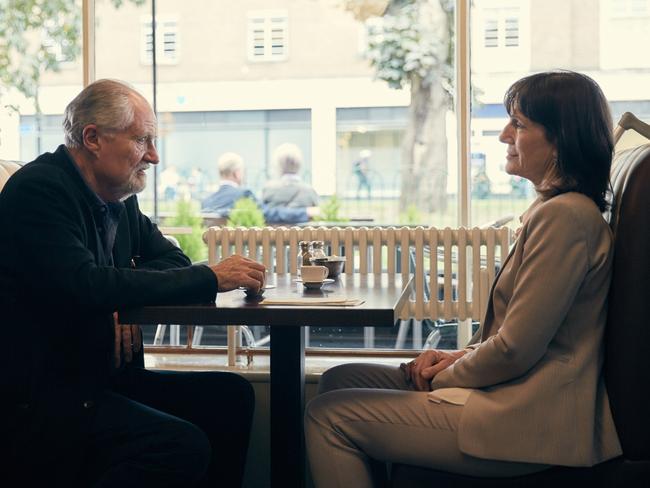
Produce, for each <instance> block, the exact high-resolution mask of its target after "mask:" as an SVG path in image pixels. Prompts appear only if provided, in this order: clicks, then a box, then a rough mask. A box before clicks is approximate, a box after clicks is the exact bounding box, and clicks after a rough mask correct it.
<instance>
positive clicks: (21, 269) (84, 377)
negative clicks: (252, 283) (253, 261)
mask: <svg viewBox="0 0 650 488" xmlns="http://www.w3.org/2000/svg"><path fill="white" fill-rule="evenodd" d="M97 203H98V200H97V197H96V196H95V195H94V194H93V192H92V191H91V190H90V189H89V188H88V186H87V185H86V184H85V182H84V181H83V179H82V177H81V174H80V173H79V171H78V170H77V168H76V167H75V165H74V163H73V161H72V160H71V159H70V157H69V155H68V153H67V151H66V150H65V149H64V148H63V146H61V147H59V148H58V149H57V151H56V152H54V153H46V154H44V155H42V156H40V157H39V158H37V159H36V160H35V161H33V162H31V163H29V164H27V165H25V167H23V168H22V169H20V170H19V171H17V172H16V173H15V174H14V175H13V176H12V178H11V179H10V180H9V181H8V182H7V184H6V185H5V187H4V189H3V191H2V193H1V194H0V321H1V322H0V333H1V336H0V337H2V344H3V351H2V353H0V365H1V368H2V369H1V373H0V378H2V380H1V383H0V388H1V391H2V397H3V399H2V405H3V409H2V410H3V412H2V414H3V415H2V417H1V418H0V424H1V425H2V428H1V429H0V431H1V432H2V433H3V434H5V433H6V434H8V436H9V438H10V439H11V438H12V437H14V438H19V441H20V444H21V445H23V447H25V448H27V449H28V450H33V449H36V450H38V449H39V448H38V447H37V444H38V443H39V441H43V442H45V443H46V444H50V442H51V443H53V444H50V445H49V446H48V447H46V448H45V449H50V450H53V451H56V450H60V451H61V452H60V453H57V454H58V456H57V457H63V456H69V455H71V454H72V455H73V459H74V454H73V453H72V452H71V451H70V449H72V450H73V451H74V448H75V447H76V446H79V445H80V444H81V443H80V442H79V441H80V440H81V439H82V438H83V435H84V431H85V426H86V425H87V422H89V421H90V420H91V419H92V411H93V405H94V404H95V400H96V398H97V396H98V392H100V391H101V390H103V389H106V388H109V387H110V385H111V382H112V381H115V380H116V378H117V379H119V371H115V370H114V368H113V366H112V365H113V347H114V346H113V344H114V340H113V337H114V328H113V319H112V313H113V312H114V311H116V310H118V309H121V308H124V307H131V306H139V305H154V304H182V303H198V302H208V301H212V300H214V298H215V295H216V292H217V281H216V279H215V276H214V274H213V272H212V271H211V270H210V269H209V268H208V267H207V266H190V261H189V259H188V258H187V257H186V256H185V255H184V254H183V253H182V252H181V251H180V250H179V249H177V248H175V247H174V246H173V245H172V244H170V243H169V241H168V240H167V239H165V238H164V237H163V236H162V235H161V233H160V232H159V231H158V229H157V228H156V227H155V226H154V225H153V224H152V223H151V221H150V220H149V219H148V218H147V217H146V216H144V215H143V214H142V213H141V212H140V210H139V208H138V202H137V199H136V198H135V196H133V197H130V198H128V199H127V200H125V202H124V204H125V209H124V211H123V212H122V213H121V217H120V221H119V224H118V227H117V233H116V237H115V244H114V247H113V253H112V260H111V259H110V256H106V253H105V251H104V249H103V246H102V241H101V239H100V237H99V234H98V230H97V224H96V222H97V221H98V219H99V218H101V216H100V215H98V212H99V207H98V205H97ZM134 258H135V260H136V262H137V263H138V265H139V268H138V269H132V268H131V266H130V264H131V260H132V259H134ZM111 261H112V262H113V263H114V264H111ZM139 360H140V361H141V358H139ZM2 437H3V438H4V439H5V441H4V442H5V448H4V449H6V448H7V443H6V442H7V441H6V439H7V436H5V435H3V436H2ZM32 443H34V444H33V445H32ZM50 454H52V452H50Z"/></svg>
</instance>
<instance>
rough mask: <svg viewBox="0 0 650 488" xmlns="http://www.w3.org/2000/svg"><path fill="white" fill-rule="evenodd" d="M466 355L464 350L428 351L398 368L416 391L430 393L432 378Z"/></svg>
mask: <svg viewBox="0 0 650 488" xmlns="http://www.w3.org/2000/svg"><path fill="white" fill-rule="evenodd" d="M466 353H467V351H466V350H460V351H441V350H439V349H429V350H426V351H424V352H422V353H421V354H420V355H419V356H418V357H417V358H415V359H414V360H413V361H411V362H409V363H403V364H401V365H400V368H401V369H402V371H403V372H404V375H405V377H406V381H407V382H409V383H410V384H412V385H413V387H414V388H415V389H416V390H418V391H431V380H432V379H433V378H434V376H435V375H437V374H438V373H439V372H440V371H442V370H443V369H445V368H446V367H447V366H449V365H450V364H453V363H454V362H455V361H456V360H457V359H458V358H460V357H462V356H464V355H465V354H466Z"/></svg>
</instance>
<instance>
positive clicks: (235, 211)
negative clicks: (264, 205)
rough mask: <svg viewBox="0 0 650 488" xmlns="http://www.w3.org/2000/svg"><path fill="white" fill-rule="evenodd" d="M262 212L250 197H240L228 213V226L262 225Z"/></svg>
mask: <svg viewBox="0 0 650 488" xmlns="http://www.w3.org/2000/svg"><path fill="white" fill-rule="evenodd" d="M264 223H265V221H264V213H263V212H262V210H261V209H260V207H259V206H258V205H257V203H255V200H253V199H252V198H246V197H244V198H240V199H239V200H237V201H236V202H235V204H234V205H233V207H232V209H231V210H230V213H229V214H228V223H227V225H228V226H229V227H264Z"/></svg>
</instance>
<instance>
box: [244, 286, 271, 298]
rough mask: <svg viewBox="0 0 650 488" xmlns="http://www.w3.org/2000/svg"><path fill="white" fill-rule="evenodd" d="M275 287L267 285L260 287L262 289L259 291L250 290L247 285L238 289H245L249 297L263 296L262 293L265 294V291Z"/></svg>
mask: <svg viewBox="0 0 650 488" xmlns="http://www.w3.org/2000/svg"><path fill="white" fill-rule="evenodd" d="M273 288H275V285H266V286H265V287H264V288H262V289H260V291H258V292H257V293H255V292H253V291H251V290H249V289H248V288H246V287H245V286H240V287H239V288H237V289H238V290H241V291H243V292H244V293H246V296H247V297H261V296H262V295H264V292H265V291H266V290H272V289H273Z"/></svg>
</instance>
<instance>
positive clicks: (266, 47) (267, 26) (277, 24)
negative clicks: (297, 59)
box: [248, 10, 289, 61]
mask: <svg viewBox="0 0 650 488" xmlns="http://www.w3.org/2000/svg"><path fill="white" fill-rule="evenodd" d="M288 55H289V27H288V15H287V12H286V11H282V10H278V11H256V12H251V13H249V15H248V59H249V61H284V60H286V59H287V57H288Z"/></svg>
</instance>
